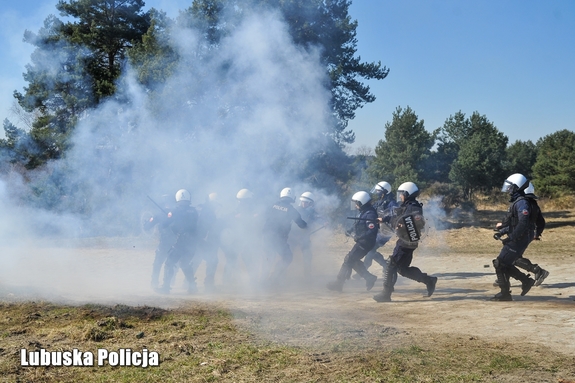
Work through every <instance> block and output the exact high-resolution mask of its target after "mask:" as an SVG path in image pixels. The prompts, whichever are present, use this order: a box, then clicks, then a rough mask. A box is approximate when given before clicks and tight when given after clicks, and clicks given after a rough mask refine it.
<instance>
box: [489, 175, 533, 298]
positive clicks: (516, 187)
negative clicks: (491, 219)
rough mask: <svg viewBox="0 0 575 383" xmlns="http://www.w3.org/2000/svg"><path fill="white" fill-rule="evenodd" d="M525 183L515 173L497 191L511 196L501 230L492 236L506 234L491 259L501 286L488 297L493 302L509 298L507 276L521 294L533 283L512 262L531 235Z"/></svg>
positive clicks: (496, 236)
mask: <svg viewBox="0 0 575 383" xmlns="http://www.w3.org/2000/svg"><path fill="white" fill-rule="evenodd" d="M528 186H529V181H528V180H527V178H525V176H524V175H523V174H520V173H515V174H512V175H511V176H509V177H508V178H507V179H506V180H505V181H504V182H503V187H502V188H501V191H502V192H504V193H508V194H509V196H510V197H511V198H510V200H509V202H510V205H509V208H508V210H507V216H506V218H505V219H504V220H503V222H502V225H501V227H502V230H501V231H500V232H499V233H496V234H495V235H494V238H495V239H500V238H501V236H502V235H503V234H507V237H506V238H504V239H502V242H503V248H502V249H501V252H500V253H499V255H498V256H497V258H496V259H494V260H493V266H494V267H495V274H496V275H497V284H498V286H499V288H500V289H501V291H500V292H499V293H497V294H496V295H495V296H494V297H493V298H492V300H494V301H511V300H513V298H512V297H511V290H510V283H509V278H510V277H512V278H514V279H517V280H519V281H521V295H525V294H527V292H528V291H529V290H530V289H531V287H532V286H533V285H534V284H535V280H533V278H530V277H529V276H528V275H526V274H523V273H522V272H521V271H519V269H518V268H517V267H516V266H515V262H516V261H517V260H518V259H519V258H520V257H521V256H522V255H523V253H524V252H525V250H526V249H527V246H529V243H530V242H531V241H532V240H533V238H534V235H535V221H536V218H537V215H536V214H534V212H533V208H532V206H531V203H530V202H529V200H528V199H527V198H525V189H526V188H527V187H528ZM503 228H505V229H503Z"/></svg>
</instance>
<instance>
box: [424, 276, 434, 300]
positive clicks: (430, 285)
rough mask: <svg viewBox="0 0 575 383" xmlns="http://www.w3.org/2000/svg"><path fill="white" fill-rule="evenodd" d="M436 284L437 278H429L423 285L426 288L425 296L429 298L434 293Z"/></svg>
mask: <svg viewBox="0 0 575 383" xmlns="http://www.w3.org/2000/svg"><path fill="white" fill-rule="evenodd" d="M436 284H437V277H429V280H428V281H427V283H425V285H426V286H427V296H428V297H430V296H432V295H433V292H434V291H435V285H436Z"/></svg>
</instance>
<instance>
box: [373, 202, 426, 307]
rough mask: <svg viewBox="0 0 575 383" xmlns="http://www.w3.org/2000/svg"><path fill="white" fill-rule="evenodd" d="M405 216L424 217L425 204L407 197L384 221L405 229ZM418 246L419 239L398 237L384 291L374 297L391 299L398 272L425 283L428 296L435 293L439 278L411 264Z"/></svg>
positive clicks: (387, 270) (380, 300)
mask: <svg viewBox="0 0 575 383" xmlns="http://www.w3.org/2000/svg"><path fill="white" fill-rule="evenodd" d="M405 217H416V218H415V219H417V217H419V219H423V205H422V204H420V203H419V202H418V201H417V200H415V199H414V198H410V199H407V200H405V201H404V202H403V203H402V204H401V205H400V206H399V207H398V208H396V209H394V211H393V214H392V215H388V216H386V217H385V218H384V222H390V223H391V225H392V227H394V228H396V230H403V229H404V228H403V226H404V225H406V220H405ZM417 247H418V241H407V240H405V239H403V238H402V237H401V236H400V237H399V238H398V239H397V242H396V244H395V248H394V249H393V254H392V255H391V257H390V258H389V261H388V264H387V268H386V269H385V273H384V276H383V292H382V293H380V294H378V295H376V296H374V297H373V299H375V300H376V301H378V302H388V301H390V300H391V293H392V292H393V290H394V288H393V287H394V285H395V282H396V281H397V274H399V275H401V276H403V277H406V278H409V279H412V280H414V281H417V282H420V283H424V284H425V285H426V286H427V293H428V296H431V294H433V291H434V290H435V284H436V282H437V278H436V277H430V276H429V275H427V274H426V273H423V272H422V271H421V270H420V269H419V268H417V267H415V266H411V261H412V260H413V252H414V251H415V249H417Z"/></svg>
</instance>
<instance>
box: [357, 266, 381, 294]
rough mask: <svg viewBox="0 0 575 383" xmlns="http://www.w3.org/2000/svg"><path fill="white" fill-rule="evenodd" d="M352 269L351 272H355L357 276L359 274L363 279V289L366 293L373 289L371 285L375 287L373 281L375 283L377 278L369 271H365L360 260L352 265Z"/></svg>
mask: <svg viewBox="0 0 575 383" xmlns="http://www.w3.org/2000/svg"><path fill="white" fill-rule="evenodd" d="M352 268H353V270H355V272H356V273H357V274H359V275H360V276H361V277H362V278H363V279H365V288H366V289H367V291H369V290H371V289H372V288H373V285H375V281H377V277H376V276H375V275H373V274H372V273H370V272H369V271H367V268H366V267H365V264H364V263H363V262H362V261H361V260H357V261H356V262H355V263H354V264H353V266H352Z"/></svg>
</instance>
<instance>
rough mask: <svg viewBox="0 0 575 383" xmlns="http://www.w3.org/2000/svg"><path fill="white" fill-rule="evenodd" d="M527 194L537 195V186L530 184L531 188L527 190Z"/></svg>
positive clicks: (528, 187)
mask: <svg viewBox="0 0 575 383" xmlns="http://www.w3.org/2000/svg"><path fill="white" fill-rule="evenodd" d="M525 194H535V186H533V184H532V183H531V182H529V186H527V189H525Z"/></svg>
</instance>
